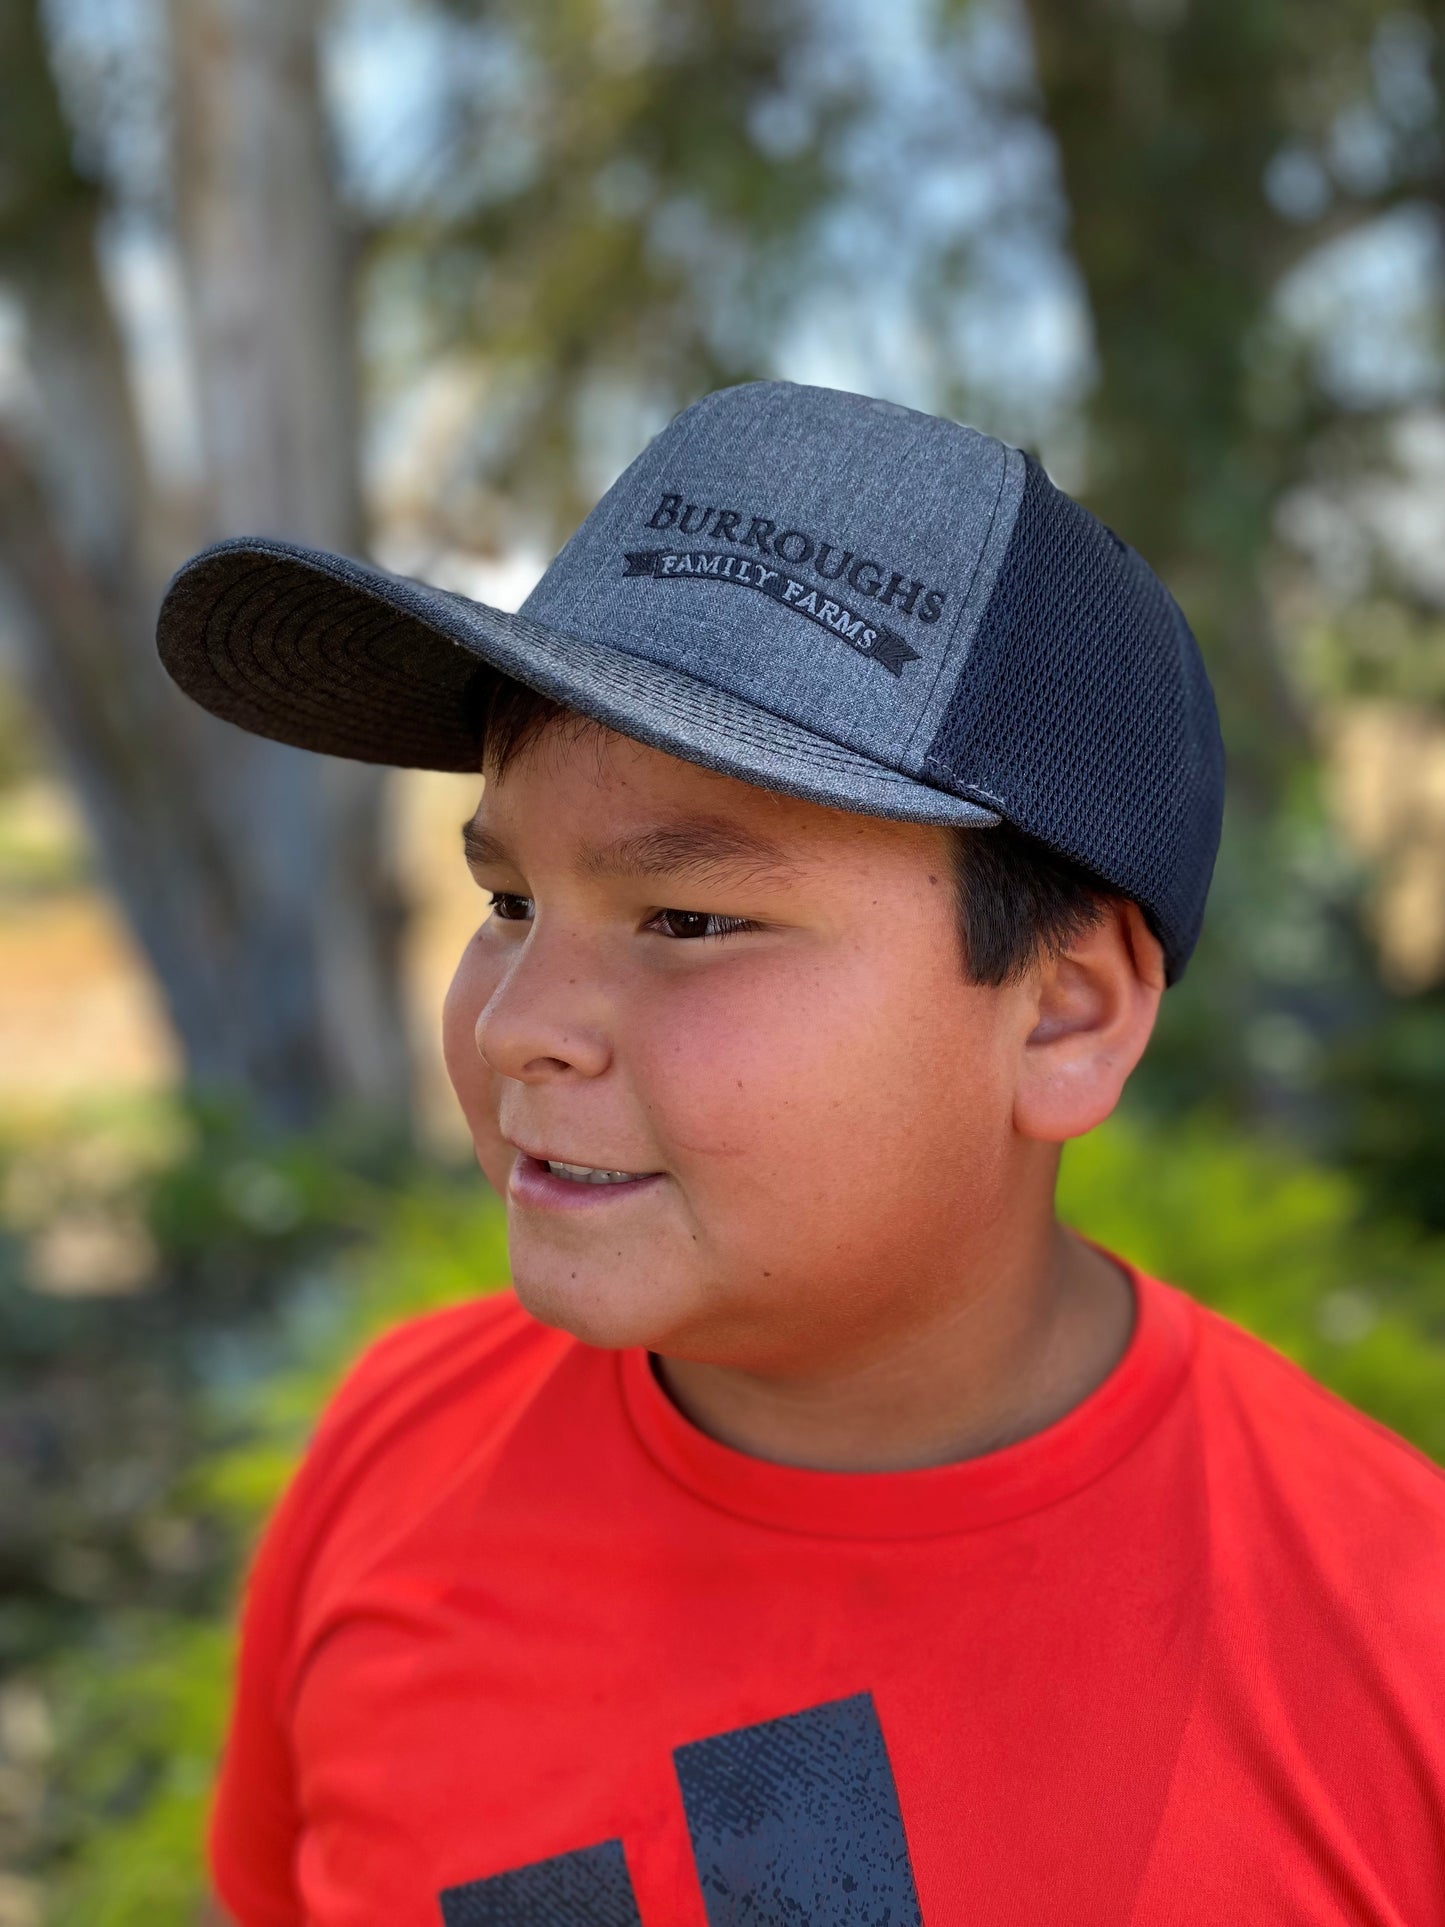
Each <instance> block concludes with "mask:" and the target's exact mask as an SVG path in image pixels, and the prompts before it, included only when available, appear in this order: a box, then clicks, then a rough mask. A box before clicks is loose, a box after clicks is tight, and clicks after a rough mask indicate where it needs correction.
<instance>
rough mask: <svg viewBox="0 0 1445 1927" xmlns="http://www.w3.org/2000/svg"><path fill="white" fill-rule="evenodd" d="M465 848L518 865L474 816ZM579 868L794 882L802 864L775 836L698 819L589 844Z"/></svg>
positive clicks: (476, 856) (472, 858) (477, 857)
mask: <svg viewBox="0 0 1445 1927" xmlns="http://www.w3.org/2000/svg"><path fill="white" fill-rule="evenodd" d="M462 847H463V849H464V850H465V852H466V858H467V861H468V863H472V864H478V865H488V864H503V865H507V866H508V867H510V868H512V869H516V868H517V863H516V859H515V858H514V857H513V856H512V853H511V851H510V850H508V848H507V846H506V844H505V843H503V841H502V840H501V838H500V837H498V836H495V835H494V834H493V833H492V832H491V831H490V830H485V829H483V828H482V827H481V825H480V824H478V823H475V822H472V821H470V820H469V821H468V822H466V823H463V825H462ZM577 868H578V870H579V872H580V873H581V874H582V875H583V876H586V877H648V876H687V877H691V878H692V879H693V880H694V881H698V882H703V881H706V880H707V878H708V877H710V876H713V875H716V874H717V873H718V872H720V871H728V872H731V873H733V874H736V873H737V872H738V871H739V870H746V871H747V873H748V877H749V880H750V881H752V882H763V881H772V882H778V883H791V882H795V881H796V880H797V879H798V877H799V876H800V875H801V874H802V868H803V866H802V865H801V864H800V863H799V861H798V859H797V857H796V856H795V855H793V854H792V853H791V852H790V851H789V850H788V849H787V848H786V847H785V846H784V845H783V844H781V843H778V842H775V841H774V840H773V838H772V837H769V836H762V835H760V834H759V833H758V832H757V831H755V830H744V829H742V828H740V827H739V826H738V825H737V824H734V823H723V822H719V821H717V820H716V819H715V818H712V817H696V818H686V819H683V820H682V821H679V822H675V823H659V824H657V825H655V826H654V827H653V828H651V829H646V830H632V831H629V832H628V833H627V835H625V836H619V837H614V838H613V840H612V841H611V842H610V843H589V844H585V845H584V846H583V848H582V852H581V855H580V857H579V860H578V864H577Z"/></svg>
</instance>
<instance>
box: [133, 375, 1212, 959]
mask: <svg viewBox="0 0 1445 1927" xmlns="http://www.w3.org/2000/svg"><path fill="white" fill-rule="evenodd" d="M157 646H158V648H159V651H160V655H161V660H162V661H163V663H164V664H165V667H166V669H167V670H168V671H169V673H170V675H171V676H172V677H173V678H174V679H175V681H176V682H177V683H178V684H179V685H180V687H181V688H182V689H183V690H185V691H186V693H187V694H188V695H190V696H191V697H193V698H194V699H195V700H196V701H197V702H198V703H200V704H201V705H202V706H203V707H205V708H206V709H208V710H210V711H211V712H212V713H213V714H214V715H217V716H220V717H223V718H225V719H226V720H227V721H228V722H232V723H237V724H239V725H240V726H241V727H242V728H244V729H248V730H251V731H253V732H255V733H256V734H258V735H261V736H268V737H272V738H274V739H276V740H277V741H280V742H283V743H291V744H294V745H296V746H297V747H299V748H303V749H311V750H318V751H322V752H325V753H326V754H329V755H333V756H345V757H352V758H356V759H358V760H361V761H365V762H372V763H387V764H397V765H401V766H403V767H408V768H419V769H444V770H473V771H475V770H477V769H478V767H479V758H478V742H477V735H476V728H475V723H474V718H475V716H476V715H477V714H478V712H479V704H480V699H481V697H482V696H484V694H485V690H486V686H487V683H488V682H489V681H490V680H491V679H493V678H494V677H495V676H496V675H497V673H498V672H501V673H502V674H504V675H506V676H509V677H513V678H515V679H516V680H518V681H520V682H523V683H527V684H529V685H531V686H532V687H533V688H535V689H538V690H540V691H542V692H543V693H544V694H546V695H548V696H551V697H553V698H554V699H556V700H557V701H560V702H562V703H565V704H566V705H568V706H569V707H570V708H573V709H576V710H579V711H581V712H582V713H583V714H585V715H588V716H591V717H593V718H595V719H596V720H598V721H599V722H602V723H605V724H607V725H609V726H610V727H612V728H613V729H616V730H618V731H619V732H621V733H622V734H624V735H627V736H630V737H633V738H635V739H637V740H638V741H641V742H643V743H647V744H650V745H652V746H653V747H655V748H658V749H662V750H666V751H668V752H670V753H671V754H672V755H675V756H678V757H681V758H683V759H684V760H686V761H689V762H693V763H698V764H701V765H703V766H705V767H707V768H709V769H715V770H719V771H721V772H723V773H724V774H727V775H730V776H735V777H739V778H741V779H742V780H744V781H745V782H749V783H754V784H758V785H761V786H762V787H764V788H769V789H775V790H779V791H783V792H785V793H787V794H789V795H793V796H798V797H803V798H806V799H808V800H810V801H813V802H817V803H822V804H827V805H831V806H833V807H835V808H841V809H847V810H856V811H861V812H864V813H865V814H869V815H874V816H882V817H891V818H897V819H900V820H904V821H910V822H918V823H934V824H943V825H950V824H963V825H976V826H980V827H983V826H990V825H995V824H997V823H999V822H1007V823H1010V824H1013V825H1014V826H1015V827H1016V828H1017V829H1020V830H1022V831H1025V832H1026V833H1028V834H1029V835H1031V836H1033V837H1035V838H1037V839H1039V840H1040V841H1041V842H1043V843H1045V844H1047V845H1048V846H1049V847H1051V848H1052V849H1054V850H1056V851H1058V852H1059V853H1060V854H1062V855H1064V856H1066V857H1068V858H1070V859H1072V860H1073V861H1074V862H1075V863H1078V864H1080V865H1082V866H1083V867H1084V868H1085V869H1087V870H1088V871H1090V872H1091V873H1092V874H1094V875H1095V876H1097V877H1098V878H1099V879H1100V881H1101V882H1102V883H1104V884H1106V885H1107V886H1109V887H1110V888H1111V889H1114V890H1116V891H1118V892H1119V893H1120V894H1122V895H1124V896H1127V897H1129V898H1132V899H1133V900H1134V901H1135V902H1137V903H1138V904H1139V906H1140V908H1141V909H1142V910H1143V912H1144V914H1145V916H1146V917H1147V918H1148V920H1149V923H1150V925H1151V927H1152V928H1153V930H1154V932H1155V934H1156V935H1157V936H1158V938H1159V940H1160V943H1161V946H1162V948H1163V951H1164V956H1165V965H1166V971H1167V974H1168V976H1169V979H1170V981H1173V980H1174V979H1175V978H1177V977H1178V975H1179V974H1180V972H1181V971H1182V970H1183V968H1184V965H1185V963H1186V962H1187V960H1188V958H1189V955H1190V953H1191V951H1192V950H1193V948H1194V944H1195V942H1196V940H1197V938H1198V935H1199V928H1200V923H1201V921H1202V918H1203V913H1204V901H1205V897H1206V895H1207V893H1208V889H1209V882H1210V877H1211V874H1212V871H1213V867H1214V859H1215V854H1216V851H1217V848H1218V842H1219V831H1220V820H1221V815H1222V809H1223V794H1224V758H1223V749H1222V745H1221V742H1220V734H1219V722H1218V717H1217V714H1216V711H1215V705H1214V698H1213V693H1212V691H1211V689H1210V686H1209V679H1208V676H1207V674H1206V672H1205V669H1204V664H1203V661H1202V659H1201V657H1200V653H1199V649H1198V645H1197V644H1196V642H1195V639H1194V637H1193V635H1192V634H1191V633H1190V630H1189V626H1188V624H1187V623H1186V621H1185V620H1184V617H1183V615H1182V614H1181V613H1180V611H1179V609H1178V607H1177V606H1176V604H1175V603H1174V601H1173V599H1172V597H1171V596H1170V595H1169V593H1168V591H1167V590H1166V589H1165V587H1164V585H1163V584H1162V583H1161V582H1160V581H1159V579H1158V577H1157V576H1156V575H1155V574H1154V573H1153V572H1152V570H1151V569H1150V568H1149V567H1148V565H1147V564H1146V563H1145V562H1144V561H1143V560H1142V559H1141V558H1140V557H1139V556H1138V555H1137V554H1136V553H1135V552H1134V551H1133V550H1132V549H1131V548H1129V547H1128V546H1127V544H1125V543H1124V542H1122V541H1121V540H1120V539H1119V537H1118V536H1116V535H1115V534H1114V533H1113V532H1112V531H1111V530H1110V529H1108V528H1106V527H1105V526H1104V525H1103V524H1102V523H1101V522H1099V521H1098V520H1096V518H1095V517H1094V516H1093V515H1091V514H1090V513H1089V512H1088V510H1087V509H1085V508H1083V507H1082V506H1081V505H1080V504H1079V503H1078V502H1076V501H1074V500H1073V499H1072V498H1071V497H1070V496H1069V495H1067V494H1065V493H1064V492H1063V491H1062V490H1060V489H1058V488H1057V487H1055V486H1054V484H1053V483H1052V482H1051V481H1050V479H1049V477H1048V476H1047V474H1046V473H1045V472H1044V470H1043V468H1042V466H1041V465H1040V464H1039V462H1038V461H1037V460H1036V459H1035V458H1034V457H1033V456H1032V455H1029V454H1026V453H1024V452H1023V451H1022V450H1020V449H1017V448H1013V447H1010V446H1009V445H1008V444H1006V443H1004V442H1002V441H1000V440H998V439H996V438H995V437H994V436H992V435H987V434H984V433H982V432H981V431H979V430H978V429H975V428H969V427H966V426H964V425H962V424H960V423H957V422H952V421H946V420H943V419H941V418H939V417H937V416H932V415H926V414H921V413H919V412H917V411H916V410H913V409H909V408H903V407H900V406H898V405H897V404H895V403H892V402H886V401H878V400H874V399H872V398H870V397H868V396H864V395H853V394H846V393H843V392H841V391H838V390H835V389H829V388H817V387H809V386H804V385H801V384H798V383H793V382H775V381H764V382H748V383H744V384H742V385H740V386H737V387H731V388H723V389H719V390H717V391H715V392H714V393H712V394H707V395H704V396H702V397H701V398H700V399H699V400H697V401H695V402H693V403H692V404H691V405H690V406H689V407H687V408H685V409H683V410H682V411H681V413H679V414H678V415H676V416H675V417H674V418H673V419H672V421H671V422H669V424H668V425H667V426H666V427H665V428H664V429H663V430H662V431H661V432H660V433H659V434H658V435H657V436H656V437H655V438H654V439H653V441H652V442H650V443H649V445H648V446H647V447H646V448H645V449H644V450H643V451H642V453H641V454H640V455H639V456H638V457H637V459H636V460H635V461H634V462H633V463H632V464H631V465H630V467H628V468H627V469H626V470H625V471H624V472H623V474H622V475H621V476H619V478H618V479H617V481H615V482H614V483H613V485H612V487H611V488H609V489H608V491H607V493H606V494H605V495H604V496H603V497H602V499H601V501H599V502H598V504H597V506H596V507H595V508H594V509H593V510H592V511H591V513H590V514H589V515H588V516H587V517H586V519H585V520H584V521H583V522H582V524H581V526H580V527H579V528H578V529H577V531H576V532H575V534H573V535H572V536H571V537H570V539H569V540H568V541H567V542H566V544H565V545H564V546H563V548H562V549H561V550H560V551H559V553H558V554H557V556H556V557H555V558H554V560H553V561H552V562H551V564H550V565H549V567H548V568H547V570H546V572H545V573H544V574H543V576H542V578H541V580H540V581H539V582H538V584H537V586H536V587H535V588H534V589H533V591H532V593H531V594H530V595H529V596H528V597H527V599H526V601H525V602H524V603H523V604H522V606H521V608H520V610H519V611H518V612H517V613H515V614H513V613H510V612H508V611H506V610H502V609H495V608H491V607H489V606H488V605H487V604H485V603H482V602H477V601H474V600H472V599H470V598H468V597H466V596H462V595H458V594H455V593H453V592H451V591H448V590H444V589H439V588H436V587H433V586H431V585H429V584H427V583H424V582H420V581H417V580H414V579H412V578H409V577H405V576H398V575H393V574H389V573H387V572H386V571H384V570H382V569H378V568H375V567H372V566H370V565H369V564H367V563H363V562H358V561H354V560H352V559H351V558H350V557H347V556H342V555H336V554H331V553H328V552H327V551H325V550H320V549H311V548H303V547H300V546H297V545H295V544H292V543H288V542H283V541H279V540H272V539H270V538H265V537H257V538H246V539H241V540H233V541H226V542H220V543H217V544H215V545H214V546H212V547H210V548H207V549H204V550H202V551H201V553H200V554H198V555H196V556H194V557H192V559H191V560H190V561H189V562H187V563H186V564H185V565H184V566H183V567H182V568H181V569H180V570H179V571H178V572H177V574H176V575H175V577H174V578H173V579H172V581H171V584H170V586H169V588H168V589H167V591H166V595H165V599H164V602H163V604H162V607H161V611H160V618H159V624H158V629H157Z"/></svg>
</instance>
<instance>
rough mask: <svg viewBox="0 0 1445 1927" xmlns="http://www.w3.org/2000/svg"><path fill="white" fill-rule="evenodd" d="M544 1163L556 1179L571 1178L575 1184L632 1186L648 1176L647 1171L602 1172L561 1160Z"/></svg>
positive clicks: (545, 1160) (585, 1165) (587, 1165)
mask: <svg viewBox="0 0 1445 1927" xmlns="http://www.w3.org/2000/svg"><path fill="white" fill-rule="evenodd" d="M542 1162H543V1163H544V1164H545V1165H546V1166H547V1169H548V1170H549V1171H550V1172H551V1173H552V1176H553V1177H554V1178H570V1179H571V1180H572V1182H573V1183H574V1184H630V1183H631V1182H632V1180H633V1179H634V1178H638V1177H646V1176H647V1175H648V1173H647V1172H645V1171H602V1170H599V1169H598V1168H597V1167H596V1166H595V1165H592V1164H563V1163H562V1161H561V1159H560V1158H544V1159H543V1160H542Z"/></svg>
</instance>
